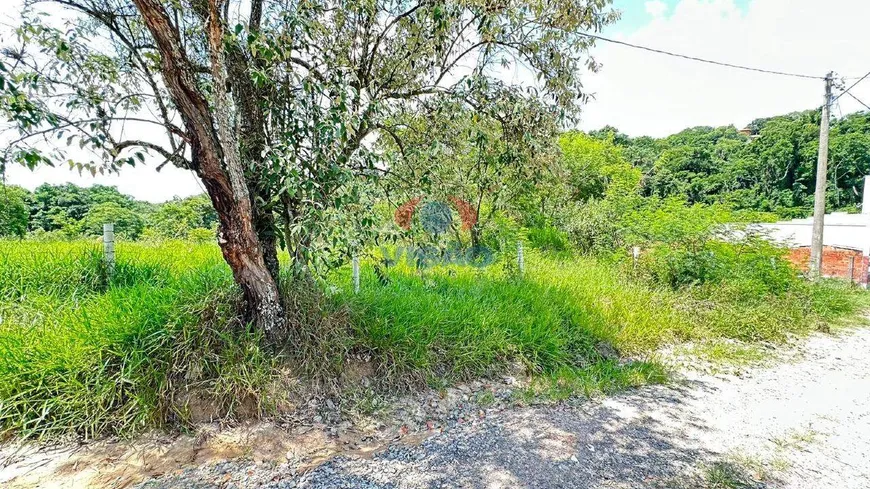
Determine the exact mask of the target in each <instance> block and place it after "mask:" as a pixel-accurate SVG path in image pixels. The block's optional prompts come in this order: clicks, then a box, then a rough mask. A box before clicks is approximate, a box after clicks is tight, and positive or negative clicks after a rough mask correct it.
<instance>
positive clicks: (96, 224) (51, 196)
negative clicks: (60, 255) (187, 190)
mask: <svg viewBox="0 0 870 489" xmlns="http://www.w3.org/2000/svg"><path fill="white" fill-rule="evenodd" d="M104 223H114V224H115V230H116V234H118V235H119V236H121V237H123V238H126V239H192V240H205V239H211V238H213V237H214V236H215V229H216V227H217V215H216V214H215V211H214V209H213V208H212V206H211V202H210V201H209V200H208V198H207V197H206V196H205V195H198V196H194V197H188V198H185V199H174V200H170V201H168V202H164V203H161V204H152V203H150V202H143V201H138V200H135V199H134V198H133V197H131V196H129V195H125V194H122V193H121V192H119V191H118V189H117V188H115V187H113V186H106V185H92V186H90V187H79V186H78V185H74V184H71V183H67V184H63V185H49V184H43V185H41V186H39V187H37V188H36V190H34V191H33V192H30V191H28V190H26V189H23V188H21V187H18V186H14V185H5V186H0V236H3V237H18V238H23V237H25V236H29V237H32V238H36V239H73V238H80V237H91V236H99V235H101V234H102V232H103V224H104Z"/></svg>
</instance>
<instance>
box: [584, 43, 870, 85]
mask: <svg viewBox="0 0 870 489" xmlns="http://www.w3.org/2000/svg"><path fill="white" fill-rule="evenodd" d="M581 35H583V36H586V37H588V38H591V39H597V40H599V41H604V42H610V43H613V44H620V45H622V46H628V47H630V48H635V49H642V50H644V51H649V52H652V53H658V54H664V55H666V56H673V57H675V58H683V59H688V60H691V61H698V62H701V63H707V64H711V65H718V66H725V67H727V68H736V69H738V70H746V71H756V72H759V73H767V74H769V75H781V76H791V77H795V78H809V79H813V80H824V79H825V77H823V76H814V75H803V74H800V73H789V72H786V71H775V70H765V69H762V68H754V67H752V66H743V65H736V64H731V63H724V62H722V61H713V60H710V59H704V58H697V57H695V56H689V55H686V54H679V53H672V52H670V51H664V50H662V49H655V48H650V47H647V46H641V45H639V44H632V43H629V42H625V41H618V40H616V39H609V38H606V37H602V36H599V35H597V34H589V33H586V32H582V33H581ZM868 75H870V73H868ZM865 78H866V76H865ZM862 79H863V78H862Z"/></svg>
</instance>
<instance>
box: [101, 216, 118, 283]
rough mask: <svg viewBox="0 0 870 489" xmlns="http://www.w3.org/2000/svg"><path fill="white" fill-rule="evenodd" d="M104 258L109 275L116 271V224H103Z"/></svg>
mask: <svg viewBox="0 0 870 489" xmlns="http://www.w3.org/2000/svg"><path fill="white" fill-rule="evenodd" d="M103 258H104V259H105V260H106V272H107V274H108V276H109V277H111V276H112V274H113V273H114V272H115V225H114V224H111V223H109V224H103Z"/></svg>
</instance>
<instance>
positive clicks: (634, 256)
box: [631, 246, 640, 270]
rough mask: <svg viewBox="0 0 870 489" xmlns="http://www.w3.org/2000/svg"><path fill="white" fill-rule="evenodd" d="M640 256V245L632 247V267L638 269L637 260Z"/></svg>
mask: <svg viewBox="0 0 870 489" xmlns="http://www.w3.org/2000/svg"><path fill="white" fill-rule="evenodd" d="M639 258H640V246H632V247H631V261H632V269H633V270H637V260H638V259H639Z"/></svg>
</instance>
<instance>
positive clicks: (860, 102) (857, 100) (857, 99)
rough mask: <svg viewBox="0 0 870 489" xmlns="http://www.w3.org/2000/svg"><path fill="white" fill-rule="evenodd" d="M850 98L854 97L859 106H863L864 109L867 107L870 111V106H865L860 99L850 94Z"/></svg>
mask: <svg viewBox="0 0 870 489" xmlns="http://www.w3.org/2000/svg"><path fill="white" fill-rule="evenodd" d="M849 96H850V97H852V98H853V99H855V101H856V102H858V103H859V104H861V105H863V106H864V107H866V108H867V110H870V105H867V104H865V103H864V102H862V101H861V99H859V98H858V97H856V96H854V95H852V94H851V93H850V94H849Z"/></svg>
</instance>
